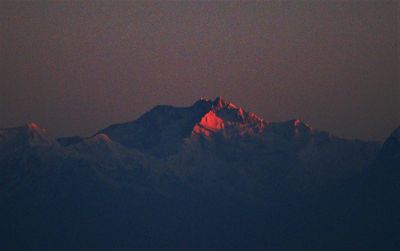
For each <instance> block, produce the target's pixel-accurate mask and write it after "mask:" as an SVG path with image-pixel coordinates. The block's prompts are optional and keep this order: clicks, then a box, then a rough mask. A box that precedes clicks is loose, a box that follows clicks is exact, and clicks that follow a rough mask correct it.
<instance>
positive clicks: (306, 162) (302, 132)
mask: <svg viewBox="0 0 400 251" xmlns="http://www.w3.org/2000/svg"><path fill="white" fill-rule="evenodd" d="M399 168H400V127H399V128H398V129H397V130H395V131H394V132H393V134H392V135H391V136H390V137H389V138H388V139H387V140H386V141H385V142H384V143H383V144H382V143H380V142H368V141H362V140H348V139H342V138H339V137H336V136H334V135H332V134H330V133H328V132H324V131H320V130H317V129H315V128H313V127H311V126H309V125H308V124H306V123H304V122H302V121H300V120H299V119H293V120H290V121H285V122H270V121H267V120H264V119H263V118H261V117H259V116H257V115H256V114H254V113H252V112H247V111H245V110H244V109H243V108H240V107H237V106H236V105H234V104H232V103H230V102H228V101H226V100H224V99H223V98H221V97H217V98H216V99H214V100H208V99H200V100H198V101H197V102H195V103H194V104H193V105H192V106H190V107H183V108H181V107H173V106H168V105H161V106H156V107H155V108H153V109H151V110H150V111H149V112H147V113H145V114H143V115H142V116H141V117H139V118H138V119H137V120H134V121H130V122H125V123H120V124H115V125H111V126H109V127H107V128H104V129H101V130H99V131H98V132H95V133H94V134H93V135H92V136H90V137H80V136H72V137H63V138H57V139H53V138H51V137H49V136H48V135H47V132H46V130H45V129H42V128H40V127H39V126H38V125H37V124H35V123H29V124H27V125H25V126H22V127H18V128H8V129H0V217H1V219H0V220H1V222H2V224H1V227H0V231H1V232H0V236H1V237H0V240H1V243H3V244H2V246H3V247H4V249H5V250H16V249H22V250H47V249H48V250H71V249H74V250H87V249H96V250H98V249H100V250H103V249H104V250H110V249H115V250H132V249H140V250H232V249H234V250H321V249H323V250H398V249H399V248H400V242H399V237H398V236H400V235H399V234H400V231H399V229H400V228H399V227H400V217H399V216H398V212H399V209H400V201H399V199H398V198H399V196H398V195H399V192H400V188H399V184H400V182H399V178H400V171H399Z"/></svg>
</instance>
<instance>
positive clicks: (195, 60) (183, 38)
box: [0, 1, 400, 140]
mask: <svg viewBox="0 0 400 251" xmlns="http://www.w3.org/2000/svg"><path fill="white" fill-rule="evenodd" d="M396 7H397V6H396V3H395V2H394V1H392V2H380V1H368V2H357V3H356V2H325V3H324V2H316V1H313V2H303V3H298V2H293V1H292V2H269V3H262V2H250V3H239V2H235V3H228V2H218V3H214V2H169V3H165V2H149V1H143V2H140V1H137V2H130V3H127V2H122V1H121V2H114V3H111V2H108V1H105V2H101V1H95V2H88V3H85V2H72V3H64V4H58V3H54V4H49V3H46V4H44V3H36V2H35V3H27V2H20V3H15V2H11V1H10V2H2V3H0V16H1V19H0V83H1V84H0V95H1V96H0V127H12V126H17V125H21V124H23V123H26V122H29V121H36V122H38V124H40V125H41V126H43V127H46V128H48V129H49V131H50V132H51V133H52V134H54V135H58V136H60V135H71V134H80V135H88V134H92V133H94V132H95V130H96V129H98V128H103V127H105V126H107V125H109V124H112V123H116V122H121V121H129V120H133V119H135V118H137V117H138V116H140V115H141V114H142V113H144V112H145V111H147V110H148V109H150V108H151V107H153V106H154V105H156V104H171V105H177V106H185V105H187V106H188V105H191V104H192V102H193V101H194V100H197V99H198V98H200V97H208V98H214V97H215V96H218V95H222V96H225V97H226V98H227V99H228V100H231V101H233V102H235V103H237V104H238V105H240V106H243V107H244V108H246V109H247V110H250V111H253V112H255V113H257V114H259V115H260V116H262V117H264V118H265V119H266V120H269V121H280V120H287V119H291V118H296V117H299V118H301V119H302V120H304V121H307V122H308V123H309V124H311V125H312V126H314V127H316V128H320V129H323V130H327V131H331V132H333V133H335V134H337V135H340V136H344V137H348V138H363V139H379V140H381V139H384V138H385V137H386V136H387V135H388V134H389V133H390V132H391V131H392V130H393V129H394V128H396V127H397V126H398V124H399V123H400V110H399V107H400V98H399V96H400V87H399V78H398V73H397V72H398V70H399V69H398V67H399V66H398V65H399V63H398V56H399V54H398V50H397V51H396V46H397V45H396V43H397V42H398V38H397V36H398V33H397V32H398V31H397V28H398V26H397V23H396V22H397V21H396V14H397V13H396V10H397V8H396Z"/></svg>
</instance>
